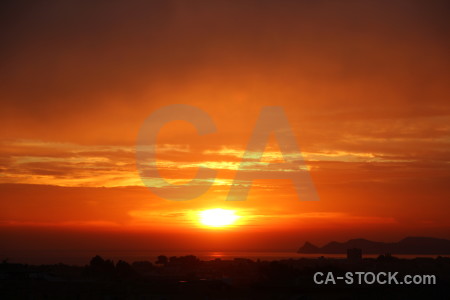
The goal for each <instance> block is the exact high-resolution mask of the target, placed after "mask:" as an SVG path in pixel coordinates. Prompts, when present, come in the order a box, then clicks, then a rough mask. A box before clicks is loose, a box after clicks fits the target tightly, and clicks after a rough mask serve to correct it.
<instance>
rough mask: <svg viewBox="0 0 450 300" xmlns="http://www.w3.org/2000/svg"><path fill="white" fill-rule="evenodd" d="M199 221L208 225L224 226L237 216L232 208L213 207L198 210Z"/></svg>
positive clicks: (232, 221)
mask: <svg viewBox="0 0 450 300" xmlns="http://www.w3.org/2000/svg"><path fill="white" fill-rule="evenodd" d="M199 215H200V223H201V224H203V225H205V226H210V227H226V226H229V225H232V224H234V222H235V221H236V220H237V219H238V218H239V217H238V216H237V215H236V214H235V212H234V211H233V210H228V209H222V208H215V209H207V210H204V211H202V212H200V214H199Z"/></svg>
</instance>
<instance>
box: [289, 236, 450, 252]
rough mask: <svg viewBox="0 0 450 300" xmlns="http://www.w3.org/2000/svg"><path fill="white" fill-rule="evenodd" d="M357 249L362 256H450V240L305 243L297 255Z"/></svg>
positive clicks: (359, 240)
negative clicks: (321, 245)
mask: <svg viewBox="0 0 450 300" xmlns="http://www.w3.org/2000/svg"><path fill="white" fill-rule="evenodd" d="M351 248H359V249H362V252H363V253H364V254H384V253H391V254H450V240H445V239H437V238H431V237H407V238H404V239H403V240H401V241H399V242H396V243H383V242H374V241H369V240H366V239H352V240H348V241H347V242H345V243H339V242H330V243H328V244H326V245H325V246H323V247H317V246H315V245H313V244H311V243H310V242H306V243H305V244H304V245H303V246H302V247H300V249H298V251H297V252H298V253H323V254H342V253H347V249H351Z"/></svg>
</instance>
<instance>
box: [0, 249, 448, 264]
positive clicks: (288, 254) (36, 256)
mask: <svg viewBox="0 0 450 300" xmlns="http://www.w3.org/2000/svg"><path fill="white" fill-rule="evenodd" d="M95 255H100V256H101V257H102V258H104V259H110V260H113V261H115V262H117V261H119V260H123V261H126V262H129V263H132V262H135V261H150V262H152V263H153V262H155V261H156V260H157V258H158V256H160V255H165V256H167V257H172V256H184V255H195V256H197V257H198V258H199V259H201V260H205V261H208V260H214V259H221V260H233V259H235V258H247V259H251V260H255V261H256V260H261V261H274V260H283V259H300V258H319V257H324V258H335V259H345V258H346V254H304V253H296V252H292V251H284V252H273V251H265V252H264V251H258V252H253V251H223V252H221V251H183V252H181V251H154V250H151V251H143V250H139V251H91V250H89V251H88V250H86V251H71V250H64V251H54V250H49V251H43V250H39V251H14V252H9V251H8V252H7V253H6V252H2V251H0V261H7V262H10V263H22V264H31V265H39V264H58V263H63V264H67V265H77V266H83V265H87V264H89V262H90V260H91V258H92V257H94V256H95ZM378 256H379V255H377V254H367V255H363V257H364V258H376V257H378ZM394 256H395V257H398V258H406V259H412V258H416V257H429V258H435V257H438V256H439V255H414V254H407V255H394ZM441 256H447V257H448V256H449V255H441Z"/></svg>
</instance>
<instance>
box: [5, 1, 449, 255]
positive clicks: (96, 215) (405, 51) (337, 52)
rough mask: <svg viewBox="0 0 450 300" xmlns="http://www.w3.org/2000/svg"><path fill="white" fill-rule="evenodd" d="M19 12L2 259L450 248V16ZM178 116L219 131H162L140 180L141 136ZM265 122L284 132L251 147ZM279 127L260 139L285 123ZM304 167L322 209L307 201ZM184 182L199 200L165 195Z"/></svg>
mask: <svg viewBox="0 0 450 300" xmlns="http://www.w3.org/2000/svg"><path fill="white" fill-rule="evenodd" d="M10 2H11V4H8V6H6V7H5V9H4V11H5V13H4V15H5V16H4V18H3V19H4V24H3V25H2V27H1V28H0V31H3V35H2V52H1V53H2V54H1V55H0V56H1V57H0V58H2V59H3V60H2V61H1V62H2V64H1V65H2V72H1V74H0V76H1V82H2V84H1V87H0V101H1V103H0V104H1V105H0V235H1V236H2V238H1V239H0V249H1V250H2V251H3V252H1V253H0V259H3V258H9V257H12V255H14V253H16V252H17V251H18V250H33V251H34V250H45V249H53V250H55V251H56V250H58V249H59V250H64V249H71V250H73V249H81V250H86V249H89V250H93V251H94V250H98V249H109V250H117V249H119V250H126V249H133V250H139V249H141V250H142V249H144V250H149V249H152V250H155V249H156V250H159V249H172V250H182V251H184V250H185V249H186V248H187V247H188V246H187V245H189V247H191V246H190V245H193V246H192V248H195V249H200V250H208V251H209V250H214V251H224V249H232V250H236V249H238V250H239V249H241V250H242V249H244V250H247V249H254V250H261V249H262V250H267V249H268V248H270V249H272V248H273V249H275V250H282V251H285V250H286V251H295V250H296V249H297V248H298V246H299V245H300V244H302V242H304V241H306V240H308V241H310V242H312V243H315V244H318V245H320V244H321V243H326V242H329V241H330V240H333V241H341V240H347V239H351V238H359V237H364V238H367V239H373V240H378V241H394V240H395V241H397V240H400V239H402V238H404V237H405V236H433V237H439V238H450V218H449V216H448V212H449V211H450V201H449V199H450V185H449V182H450V101H449V99H450V85H449V84H448V82H449V78H450V59H449V55H448V53H450V49H449V45H450V44H449V43H448V40H449V39H448V31H447V24H448V22H449V21H448V20H449V18H448V13H447V12H448V8H447V7H448V3H447V4H444V2H445V1H442V4H439V3H440V2H439V3H437V4H428V1H417V0H411V1H393V2H392V3H391V1H386V3H385V2H383V1H361V2H360V1H355V2H354V3H351V2H352V1H350V2H348V1H250V0H242V1H202V2H201V3H196V2H195V1H194V2H191V1H172V0H169V1H132V2H133V4H128V3H126V4H125V2H121V1H104V2H97V1H75V2H73V3H72V1H69V2H67V1H44V2H45V4H41V1H32V2H33V3H34V4H33V5H31V6H28V5H21V4H20V3H16V1H10ZM431 2H433V1H431ZM447 2H448V1H447ZM75 3H76V4H75ZM433 3H434V2H433ZM180 104H182V105H187V106H192V107H196V108H198V109H200V110H201V111H203V112H204V114H205V115H207V116H208V119H211V122H212V123H213V124H214V126H213V127H214V128H213V129H214V130H210V131H205V132H203V131H201V130H199V129H201V128H202V127H205V128H206V127H207V126H204V125H205V124H206V123H205V122H203V121H202V122H199V123H200V125H199V126H197V125H198V124H197V125H196V124H195V122H192V120H190V119H188V118H186V116H184V115H180V116H179V118H174V119H172V120H170V121H168V122H166V123H163V124H162V125H161V126H159V125H158V126H157V128H153V127H152V126H150V128H153V129H155V139H153V140H152V142H151V143H149V144H151V145H152V147H153V146H154V147H153V148H151V151H149V152H151V153H152V155H153V154H154V157H155V159H154V161H155V163H154V164H153V165H150V164H149V162H148V161H145V162H144V163H142V165H143V166H144V168H148V169H149V170H151V171H152V172H150V174H151V175H149V176H148V177H147V178H145V182H144V180H142V177H141V174H140V172H139V168H138V167H137V154H138V152H139V151H137V145H138V137H139V132H140V131H141V129H142V127H143V125H144V124H145V121H146V120H147V119H148V117H149V116H151V115H152V114H154V113H155V112H158V111H160V110H162V109H164V108H166V107H168V106H171V105H180ZM265 107H279V108H280V111H281V110H282V111H283V114H284V115H285V117H286V118H285V119H286V123H287V124H289V127H288V129H289V131H283V130H281V129H279V130H278V131H270V130H268V131H267V132H268V133H267V135H266V134H265V133H266V131H264V130H263V131H261V132H263V133H264V134H260V135H257V134H255V136H262V137H264V139H261V141H262V142H261V145H259V144H258V145H257V146H258V147H256V148H252V147H251V141H252V137H253V136H254V132H256V131H257V130H255V128H258V124H259V123H258V122H259V121H258V120H261V112H263V111H264V108H265ZM191 115H192V114H191ZM268 116H273V115H270V114H268ZM267 120H268V121H267V122H266V123H267V124H266V123H264V124H262V125H261V126H260V127H261V128H263V129H271V128H275V127H274V126H275V125H277V124H279V122H275V121H273V122H272V120H273V119H271V118H269V117H268V119H267ZM283 120H284V118H283ZM155 122H156V121H155ZM150 124H153V123H152V122H150ZM155 124H156V123H155ZM158 124H159V123H158ZM263 125H264V126H263ZM266 125H267V126H266ZM208 128H209V127H208ZM280 132H284V133H286V132H289V137H292V143H286V142H283V140H288V139H283V135H282V134H280ZM291 133H292V134H291ZM289 140H290V139H289ZM289 144H292V145H294V144H296V146H297V145H298V149H299V151H298V152H296V151H292V149H294V148H296V149H297V147H292V148H290V147H286V145H289ZM144 146H148V145H144ZM264 147H265V148H264ZM255 149H257V150H255ZM261 149H264V152H263V155H260V154H261ZM144 150H145V147H144ZM144 152H145V151H144ZM290 161H292V162H294V163H292V164H290ZM300 161H301V162H302V164H299V162H300ZM243 162H244V163H243ZM285 162H288V163H289V164H284V165H283V163H285ZM205 170H210V171H211V172H214V174H213V175H208V173H207V175H205V176H204V177H201V178H200V180H195V179H196V176H197V175H198V174H203V171H205ZM269 171H270V172H269ZM302 172H303V173H302ZM305 172H307V173H308V174H309V175H310V177H311V182H312V183H313V185H314V188H315V189H316V191H317V195H318V198H319V199H320V200H319V201H303V200H305V197H302V195H308V193H307V192H306V191H307V188H306V187H307V186H306V185H303V184H304V183H305V182H302V180H298V182H297V181H296V179H299V178H301V176H299V175H301V174H304V173H305ZM155 174H157V175H155ZM270 175H274V176H270ZM284 175H289V176H290V177H289V178H282V177H283V176H284ZM157 176H160V178H159V177H157ZM161 179H163V180H161ZM191 182H194V183H195V184H193V189H198V190H201V191H203V192H204V193H203V194H201V193H199V194H195V193H193V194H194V195H195V196H193V197H190V198H189V199H181V200H183V201H173V199H172V200H171V198H169V197H164V196H161V194H158V193H157V191H160V190H164V189H166V190H167V191H168V194H170V193H173V194H176V193H177V191H179V190H177V189H178V187H176V185H189V184H190V183H191ZM296 182H297V183H298V184H295V183H296ZM232 187H233V188H232ZM234 188H235V189H236V190H237V192H240V191H244V192H245V193H244V192H243V193H242V194H243V195H244V196H243V198H242V199H240V200H242V201H234V200H235V199H234V198H233V199H232V198H231V197H230V195H232V194H233V193H232V192H233V190H234ZM230 191H231V192H230ZM237 192H236V193H237ZM181 194H182V193H181ZM185 195H186V194H183V195H182V196H185ZM229 197H230V198H229ZM184 200H186V201H184ZM228 200H233V201H228ZM222 229H223V230H222ZM94 252H96V251H94Z"/></svg>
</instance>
